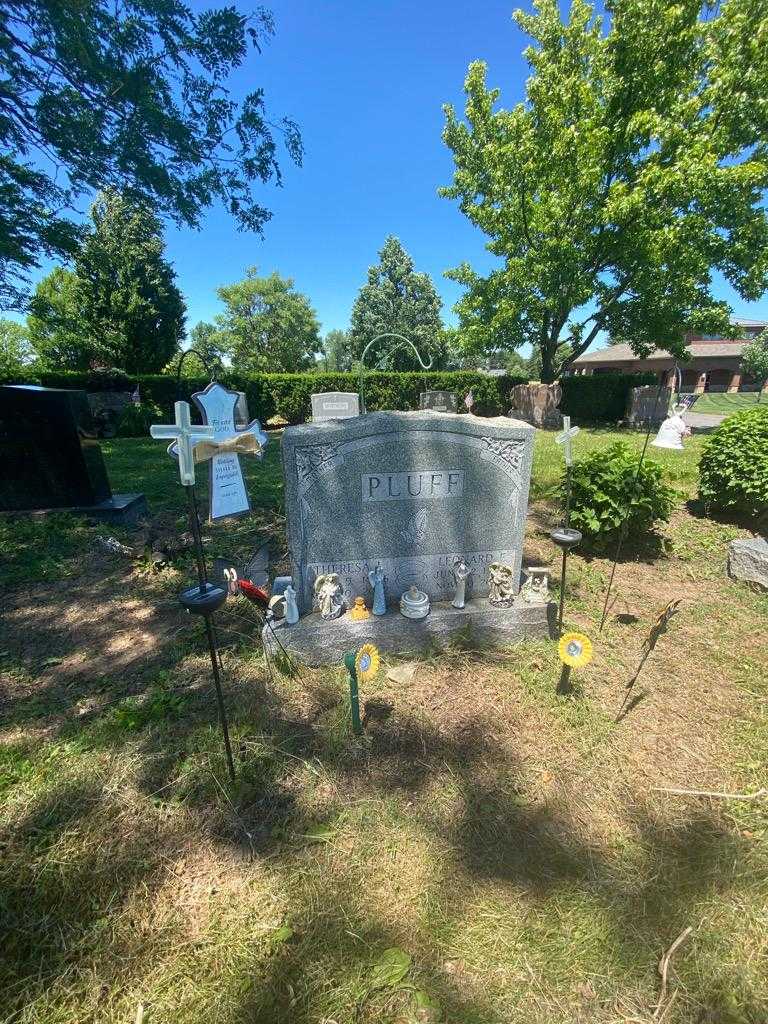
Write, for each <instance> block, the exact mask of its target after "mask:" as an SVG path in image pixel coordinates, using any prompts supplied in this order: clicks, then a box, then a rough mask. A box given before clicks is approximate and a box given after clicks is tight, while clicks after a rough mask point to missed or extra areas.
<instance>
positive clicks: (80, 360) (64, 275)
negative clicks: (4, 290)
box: [27, 267, 96, 370]
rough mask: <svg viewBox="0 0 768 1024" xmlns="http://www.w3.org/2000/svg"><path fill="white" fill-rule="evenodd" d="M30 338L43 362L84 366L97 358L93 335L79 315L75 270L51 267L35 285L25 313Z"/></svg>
mask: <svg viewBox="0 0 768 1024" xmlns="http://www.w3.org/2000/svg"><path fill="white" fill-rule="evenodd" d="M27 326H28V327H29V338H30V341H31V343H32V347H33V348H34V350H35V353H36V355H37V357H38V358H39V359H40V362H41V363H42V364H43V366H45V367H48V368H49V369H52V370H87V369H88V368H89V367H90V366H91V364H92V363H93V362H95V360H96V347H95V345H94V343H93V338H91V337H90V335H89V334H88V333H87V332H85V331H84V329H83V323H82V321H81V320H80V317H79V315H78V298H77V278H76V276H75V273H74V271H72V270H66V269H65V268H64V267H54V269H53V270H52V271H51V273H50V274H48V275H47V276H46V277H44V278H43V279H42V281H40V282H39V284H38V285H37V287H36V288H35V292H34V295H33V296H32V298H31V300H30V303H29V316H28V317H27Z"/></svg>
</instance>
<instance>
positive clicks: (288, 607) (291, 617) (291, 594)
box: [283, 583, 299, 626]
mask: <svg viewBox="0 0 768 1024" xmlns="http://www.w3.org/2000/svg"><path fill="white" fill-rule="evenodd" d="M283 597H284V598H285V622H286V625H288V626H295V625H296V623H297V622H298V621H299V608H298V605H297V604H296V591H295V590H294V589H293V587H292V586H291V584H290V583H289V584H288V586H287V587H286V588H285V590H284V591H283Z"/></svg>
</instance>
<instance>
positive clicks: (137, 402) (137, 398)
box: [131, 384, 141, 405]
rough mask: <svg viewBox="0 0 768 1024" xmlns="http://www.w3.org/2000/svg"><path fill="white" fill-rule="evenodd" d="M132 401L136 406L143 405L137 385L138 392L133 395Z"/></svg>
mask: <svg viewBox="0 0 768 1024" xmlns="http://www.w3.org/2000/svg"><path fill="white" fill-rule="evenodd" d="M131 401H132V402H133V404H134V405H141V392H140V391H139V385H138V384H137V385H136V390H135V391H134V392H133V394H132V395H131Z"/></svg>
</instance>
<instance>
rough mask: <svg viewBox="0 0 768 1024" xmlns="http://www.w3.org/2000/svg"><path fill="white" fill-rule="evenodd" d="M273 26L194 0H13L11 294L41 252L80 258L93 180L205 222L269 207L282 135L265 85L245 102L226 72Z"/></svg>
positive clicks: (257, 226) (1, 36)
mask: <svg viewBox="0 0 768 1024" xmlns="http://www.w3.org/2000/svg"><path fill="white" fill-rule="evenodd" d="M273 31H274V26H273V22H272V18H271V15H270V14H269V13H268V12H267V11H266V10H264V8H258V9H257V11H256V13H255V14H252V15H245V14H240V13H238V11H236V10H235V8H234V7H233V6H228V7H220V8H213V9H210V10H202V11H201V12H200V13H195V12H193V11H192V10H191V9H190V7H189V6H188V5H187V4H186V3H184V2H183V0H163V2H162V3H158V2H156V0H125V2H123V3H120V4H113V3H111V2H110V0H84V2H81V3H62V2H61V0H5V2H4V3H3V5H2V8H0V78H1V79H2V88H0V143H2V149H3V152H4V155H3V156H2V159H0V260H1V263H0V303H3V304H6V305H13V304H16V305H18V304H19V303H20V302H21V301H22V297H23V288H22V286H23V281H24V277H25V271H26V270H28V269H29V268H31V267H34V266H36V265H37V264H38V261H39V258H40V256H41V255H47V256H62V255H73V254H74V253H75V252H76V251H77V247H78V245H79V242H80V239H81V236H82V227H81V225H80V224H79V223H78V221H77V220H73V219H71V218H70V217H68V216H67V215H66V211H68V210H71V209H72V208H73V205H74V204H75V203H76V200H77V197H78V196H79V195H82V193H84V192H86V191H89V190H103V189H105V188H108V187H114V188H119V189H120V190H122V191H123V192H125V193H126V194H127V195H129V196H131V197H132V198H133V199H134V200H138V201H140V202H141V203H142V204H143V205H144V206H147V207H150V208H152V209H154V210H155V211H156V212H157V213H159V214H161V215H168V216H170V217H172V218H173V219H174V220H175V221H176V222H178V223H180V224H186V225H192V226H194V225H197V224H199V222H200V218H201V215H202V213H203V211H204V210H205V209H206V208H207V207H209V206H210V205H211V204H212V203H214V202H216V201H220V202H222V203H223V204H224V206H225V207H226V209H227V210H228V211H229V212H230V213H231V214H232V216H233V217H234V218H235V221H236V222H237V224H238V226H239V227H241V228H246V229H248V230H256V231H259V230H261V227H262V225H263V224H264V222H265V221H266V220H267V219H268V218H269V216H270V214H269V212H268V211H267V210H266V209H265V208H264V207H263V206H262V205H261V204H260V203H259V202H258V200H257V196H256V186H257V185H258V184H260V183H265V182H268V181H270V180H273V181H276V182H277V183H278V184H279V182H280V169H279V166H278V161H277V145H278V139H279V137H280V136H282V138H283V140H284V142H285V145H286V147H287V150H288V153H289V155H290V156H291V158H292V159H294V160H295V161H297V162H300V161H301V155H302V146H301V139H300V136H299V133H298V129H297V127H296V125H295V124H294V122H293V121H291V120H289V119H287V118H283V119H282V120H280V121H279V122H277V123H274V122H272V121H271V120H269V119H268V116H267V112H266V108H265V103H264V95H263V91H262V90H261V89H259V88H254V89H253V90H252V91H251V92H250V93H249V94H248V95H247V96H246V97H245V98H244V99H243V100H242V101H241V102H238V101H236V100H235V99H233V98H232V96H231V94H230V93H229V91H228V90H227V88H226V83H227V79H228V77H229V76H230V74H231V73H232V72H234V71H235V70H236V69H237V68H240V67H242V66H243V65H244V64H245V63H246V61H247V60H248V59H249V57H250V54H251V51H252V49H256V50H259V49H260V44H261V43H262V42H263V41H264V40H265V39H266V38H267V37H269V36H270V35H271V34H272V33H273Z"/></svg>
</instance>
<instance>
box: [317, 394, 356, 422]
mask: <svg viewBox="0 0 768 1024" xmlns="http://www.w3.org/2000/svg"><path fill="white" fill-rule="evenodd" d="M311 397H312V420H313V422H314V423H322V422H323V420H346V419H349V418H350V417H352V416H359V415H360V396H359V395H358V394H357V392H356V391H324V392H322V393H321V394H318V395H312V396H311Z"/></svg>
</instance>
